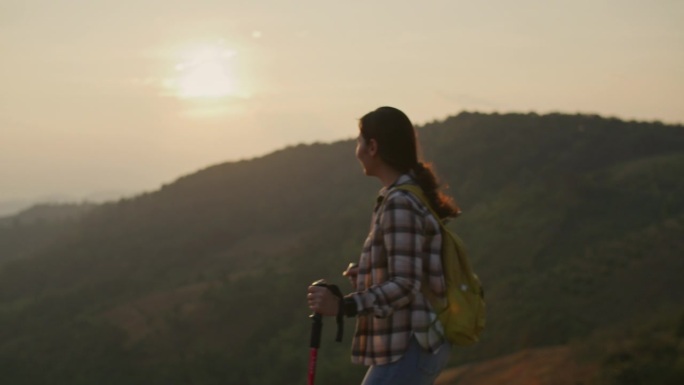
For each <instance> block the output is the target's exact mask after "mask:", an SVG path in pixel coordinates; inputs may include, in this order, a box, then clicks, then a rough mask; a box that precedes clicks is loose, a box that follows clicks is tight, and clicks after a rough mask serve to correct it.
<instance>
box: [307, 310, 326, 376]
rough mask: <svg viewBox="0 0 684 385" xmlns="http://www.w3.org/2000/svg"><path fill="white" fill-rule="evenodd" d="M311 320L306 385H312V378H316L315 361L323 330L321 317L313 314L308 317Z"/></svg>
mask: <svg viewBox="0 0 684 385" xmlns="http://www.w3.org/2000/svg"><path fill="white" fill-rule="evenodd" d="M309 318H311V343H310V344H309V346H310V347H311V350H310V353H309V382H308V385H314V377H316V360H317V359H318V348H319V347H320V346H321V331H322V330H323V321H322V318H323V316H322V315H320V314H318V313H314V314H311V315H310V316H309Z"/></svg>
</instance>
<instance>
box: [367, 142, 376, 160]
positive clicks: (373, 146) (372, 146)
mask: <svg viewBox="0 0 684 385" xmlns="http://www.w3.org/2000/svg"><path fill="white" fill-rule="evenodd" d="M368 154H369V155H370V156H375V155H377V154H378V141H377V140H375V139H371V140H369V141H368Z"/></svg>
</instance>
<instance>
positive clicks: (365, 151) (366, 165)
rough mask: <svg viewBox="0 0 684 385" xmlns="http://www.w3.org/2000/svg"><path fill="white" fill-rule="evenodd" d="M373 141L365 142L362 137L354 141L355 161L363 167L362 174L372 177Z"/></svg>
mask: <svg viewBox="0 0 684 385" xmlns="http://www.w3.org/2000/svg"><path fill="white" fill-rule="evenodd" d="M374 146H375V141H374V140H372V139H371V140H370V141H369V142H366V140H365V139H364V138H363V136H362V135H359V137H358V138H357V139H356V159H358V160H359V162H361V165H362V166H363V173H364V174H366V175H373V174H372V172H373V158H374V156H373V154H374V149H373V148H374Z"/></svg>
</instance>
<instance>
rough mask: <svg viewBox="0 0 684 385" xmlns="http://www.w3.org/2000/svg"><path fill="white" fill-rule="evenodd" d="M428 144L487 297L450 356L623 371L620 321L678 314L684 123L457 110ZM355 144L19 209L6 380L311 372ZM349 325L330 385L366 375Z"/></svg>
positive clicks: (341, 262)
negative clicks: (41, 208)
mask: <svg viewBox="0 0 684 385" xmlns="http://www.w3.org/2000/svg"><path fill="white" fill-rule="evenodd" d="M350 135H353V133H350ZM419 135H420V138H421V141H422V142H423V147H424V152H425V156H426V158H427V159H428V160H431V161H433V162H434V164H435V165H436V168H437V171H438V173H439V174H440V176H441V177H442V178H443V179H444V180H445V181H447V182H449V184H450V186H451V189H450V190H451V192H452V193H453V195H454V196H455V197H456V199H457V201H458V202H459V205H460V206H461V207H462V209H463V211H464V214H463V215H462V216H461V217H459V218H458V219H457V220H456V221H454V222H453V223H452V224H451V225H450V226H453V228H454V229H455V230H456V231H457V232H458V233H459V234H460V235H461V237H462V238H463V239H464V241H465V242H466V244H467V246H468V248H469V251H470V254H471V256H472V258H473V264H474V267H475V270H476V271H477V272H478V274H479V275H480V276H481V278H482V280H483V282H484V284H485V291H486V296H487V302H488V311H489V319H488V327H487V330H486V333H485V335H484V338H483V340H482V342H481V343H480V344H479V345H478V346H476V347H473V348H467V349H457V350H456V352H457V353H456V354H454V358H453V360H452V364H453V365H457V364H459V363H464V362H468V361H473V360H480V361H482V360H487V359H493V358H496V357H500V356H503V355H505V354H509V353H514V352H517V351H520V350H522V349H528V348H537V347H544V346H551V345H563V344H577V343H583V344H585V345H583V346H584V349H585V350H584V353H583V354H584V355H585V356H586V357H587V358H586V359H592V360H596V361H597V362H604V361H605V362H611V361H610V358H611V357H613V356H611V355H610V354H612V353H610V352H604V351H603V350H602V349H603V348H602V347H603V346H606V345H609V344H611V341H614V340H616V339H621V338H623V335H622V334H619V333H618V334H616V332H615V329H616V328H615V325H620V328H619V330H625V332H624V333H628V331H629V330H631V328H632V327H637V326H638V327H641V328H642V329H643V325H645V324H648V325H650V324H658V325H677V322H679V320H680V319H681V316H682V308H681V304H682V303H684V284H682V280H681V274H682V272H683V271H684V258H682V255H683V254H684V237H683V236H682V234H684V179H683V178H682V175H684V127H682V126H672V125H663V124H660V123H657V122H655V123H646V122H624V121H620V120H617V119H606V118H602V117H598V116H587V115H561V114H551V115H544V116H539V115H536V114H505V115H499V114H491V115H486V114H477V113H462V114H459V115H458V116H454V117H451V118H449V119H446V120H445V121H441V122H434V123H431V124H427V125H425V126H423V127H420V128H419ZM353 154H354V142H353V141H343V142H337V143H332V144H313V145H300V146H296V147H291V148H286V149H283V150H281V151H278V152H275V153H273V154H270V155H268V156H265V157H262V158H258V159H253V160H249V161H241V162H236V163H225V164H220V165H216V166H212V167H209V168H206V169H204V170H200V171H198V172H196V173H194V174H191V175H187V176H184V177H182V178H180V179H178V180H177V181H175V182H173V183H170V184H168V185H165V186H164V187H162V188H161V189H160V190H158V191H155V192H152V193H147V194H143V195H140V196H137V197H134V198H129V199H125V200H121V201H118V202H114V203H109V204H104V205H101V206H99V207H97V208H94V209H90V210H89V211H88V212H87V213H84V214H83V215H79V216H78V217H76V218H70V219H68V220H65V221H63V222H60V225H59V226H54V225H52V224H50V225H46V224H45V223H43V222H41V221H38V222H36V221H29V222H22V221H14V222H12V221H11V218H10V219H9V222H6V225H5V226H0V253H1V254H0V380H2V383H11V384H45V383H50V384H70V385H74V384H94V383H97V384H137V383H145V384H148V385H154V384H160V385H161V384H164V385H168V384H226V383H240V384H283V385H289V384H292V385H294V384H301V383H304V381H305V375H306V365H307V360H308V333H309V327H310V324H309V320H308V318H307V316H308V309H307V307H306V303H305V298H304V294H305V290H306V286H307V285H308V284H309V283H310V282H312V281H314V280H316V279H318V278H322V277H326V278H328V279H329V280H331V281H334V282H338V283H339V284H341V286H342V287H344V285H345V284H346V280H345V279H343V278H342V277H340V272H341V271H342V270H343V269H344V268H345V267H346V265H347V264H348V262H350V261H353V260H355V259H356V258H357V256H358V253H359V251H360V246H361V243H362V241H363V239H364V238H365V236H366V233H367V231H368V225H369V214H370V210H371V208H372V205H373V202H374V198H375V193H376V192H377V190H378V188H379V187H380V186H379V185H378V183H377V181H375V180H374V179H370V178H366V177H364V176H363V175H362V172H361V169H360V166H359V164H358V163H357V161H356V160H355V159H354V155H353ZM51 223H52V222H51ZM41 226H42V227H41ZM46 226H47V227H46ZM33 234H36V235H35V236H36V237H39V238H40V239H47V240H49V241H41V242H39V243H37V244H36V243H32V242H30V241H28V240H27V239H30V237H32V236H34V235H33ZM17 237H20V238H21V240H18V239H17ZM24 237H26V238H24ZM352 328H353V323H352V322H351V321H349V322H348V323H347V335H346V337H345V342H344V343H343V344H335V343H334V342H333V339H334V338H333V337H334V330H333V329H334V322H333V321H332V320H330V321H328V322H327V323H326V327H325V333H326V336H324V341H323V346H322V348H321V353H320V357H319V374H318V376H319V378H321V380H320V381H322V383H326V384H329V385H336V384H340V385H341V384H349V383H355V382H360V378H361V376H362V375H363V372H364V368H362V367H356V366H352V365H351V364H350V363H349V343H348V342H349V339H350V334H351V330H352ZM648 330H649V329H648V328H647V331H648ZM609 331H611V332H612V334H611V333H609ZM672 338H673V339H674V338H675V337H674V334H673V337H672ZM588 341H589V342H591V341H602V342H601V343H595V344H594V345H591V344H588ZM588 346H589V347H588ZM586 349H590V350H591V351H590V352H589V353H587V350H586ZM604 353H605V354H604ZM678 354H681V352H680V353H678ZM602 360H603V361H602ZM681 360H682V359H681V356H680V359H679V361H681ZM675 362H676V360H675ZM673 365H674V364H673ZM680 365H681V364H680ZM675 366H676V365H675ZM605 367H606V370H612V369H614V366H611V365H608V364H606V366H605ZM37 368H40V369H37ZM680 369H681V368H680ZM680 369H677V368H676V367H674V366H673V367H669V366H668V367H665V368H661V369H659V371H660V372H663V371H668V370H672V371H673V373H676V372H677V370H680ZM643 383H648V382H643Z"/></svg>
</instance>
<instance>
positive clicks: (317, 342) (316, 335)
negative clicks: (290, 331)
mask: <svg viewBox="0 0 684 385" xmlns="http://www.w3.org/2000/svg"><path fill="white" fill-rule="evenodd" d="M311 286H321V287H325V288H327V289H328V290H330V291H331V292H332V293H333V294H334V295H335V296H336V297H337V298H340V300H341V299H342V292H341V291H340V288H339V287H337V286H335V285H329V284H327V283H326V282H325V280H322V279H321V280H318V281H316V282H314V283H312V284H311ZM340 303H342V302H340ZM309 318H311V340H310V344H309V347H310V348H311V349H310V352H309V382H308V385H314V378H315V377H316V361H317V360H318V348H319V347H321V332H322V330H323V316H322V315H321V314H319V313H313V314H311V315H310V316H309ZM343 332H344V320H343V316H342V313H341V312H340V313H338V314H337V336H336V337H335V341H337V342H342V334H343Z"/></svg>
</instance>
